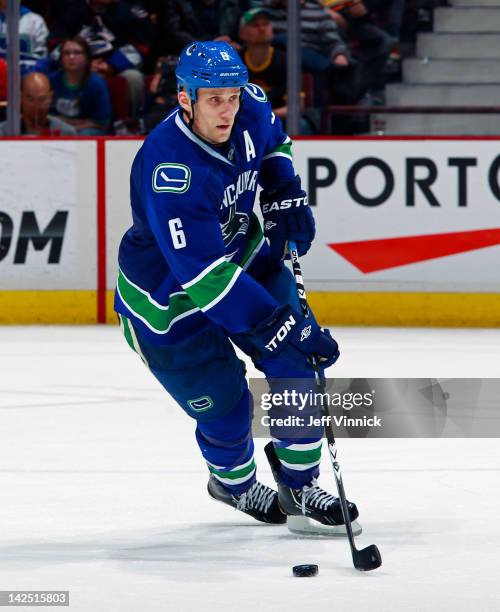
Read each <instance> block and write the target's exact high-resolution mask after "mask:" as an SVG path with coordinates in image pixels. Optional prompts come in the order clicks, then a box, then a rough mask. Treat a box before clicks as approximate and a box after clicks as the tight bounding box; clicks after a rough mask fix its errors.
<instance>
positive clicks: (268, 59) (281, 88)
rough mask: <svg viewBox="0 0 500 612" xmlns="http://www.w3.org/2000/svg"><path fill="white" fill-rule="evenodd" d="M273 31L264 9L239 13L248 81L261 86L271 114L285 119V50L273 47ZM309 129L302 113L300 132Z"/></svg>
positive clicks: (306, 131)
mask: <svg viewBox="0 0 500 612" xmlns="http://www.w3.org/2000/svg"><path fill="white" fill-rule="evenodd" d="M273 35H274V32H273V24H272V22H271V19H270V14H269V11H268V10H266V9H265V8H253V9H249V10H248V11H245V12H244V13H243V16H242V18H241V22H240V32H239V38H240V40H242V41H243V43H244V47H243V49H242V51H241V55H242V58H243V61H244V62H245V64H246V66H247V68H248V76H249V81H250V83H255V84H256V85H259V87H262V89H263V90H264V91H265V92H266V95H267V97H268V98H269V101H270V103H271V106H272V108H273V112H274V114H275V115H276V116H278V117H279V118H280V119H281V120H283V121H285V122H286V116H287V113H288V106H287V102H286V98H287V95H286V83H287V81H286V70H287V66H286V54H285V52H284V51H282V50H281V49H276V48H275V47H273V45H272V44H271V43H272V40H273ZM300 95H301V99H302V101H303V100H304V94H303V93H302V92H301V94H300ZM312 131H313V130H312V125H311V123H310V122H309V121H308V119H307V118H306V117H305V116H303V117H302V119H301V133H302V134H310V133H312Z"/></svg>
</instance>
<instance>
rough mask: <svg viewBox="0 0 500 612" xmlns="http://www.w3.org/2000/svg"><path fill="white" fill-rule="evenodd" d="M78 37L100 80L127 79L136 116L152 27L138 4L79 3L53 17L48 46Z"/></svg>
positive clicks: (111, 1) (81, 0) (109, 0)
mask: <svg viewBox="0 0 500 612" xmlns="http://www.w3.org/2000/svg"><path fill="white" fill-rule="evenodd" d="M77 35H80V36H81V37H82V38H85V40H87V42H88V43H89V45H90V49H91V53H92V58H93V61H92V70H93V71H94V72H98V73H99V74H100V75H101V76H103V77H110V76H113V75H116V74H119V75H121V76H123V77H125V78H126V79H127V82H128V86H129V98H130V107H131V108H130V112H131V114H132V115H134V116H135V115H136V113H137V111H138V110H139V108H140V106H141V105H142V102H143V97H144V75H143V74H142V72H141V68H142V65H143V61H144V59H145V57H146V56H147V54H148V53H149V49H150V45H151V42H152V35H153V24H152V23H151V20H150V18H149V14H148V13H147V11H146V10H145V9H144V8H142V6H141V5H139V4H138V3H134V4H132V5H131V4H128V3H126V2H116V1H115V0H87V1H84V0H79V1H78V2H75V3H72V4H70V5H69V6H68V7H67V9H66V10H65V11H64V12H63V13H62V14H61V15H59V16H58V17H56V18H55V20H54V23H53V24H52V28H51V35H50V44H51V45H52V46H55V45H56V44H58V43H60V42H61V41H62V40H64V39H65V38H71V37H73V36H77Z"/></svg>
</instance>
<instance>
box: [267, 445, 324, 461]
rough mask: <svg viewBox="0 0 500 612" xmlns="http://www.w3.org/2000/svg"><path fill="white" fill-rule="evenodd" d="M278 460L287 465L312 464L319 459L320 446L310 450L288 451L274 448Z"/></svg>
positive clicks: (287, 449)
mask: <svg viewBox="0 0 500 612" xmlns="http://www.w3.org/2000/svg"><path fill="white" fill-rule="evenodd" d="M276 454H277V455H278V458H279V459H280V460H283V461H286V462H287V463H293V464H300V463H312V462H314V461H318V460H320V459H321V446H319V447H318V448H315V449H311V450H290V449H289V448H276Z"/></svg>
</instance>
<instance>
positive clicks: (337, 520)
mask: <svg viewBox="0 0 500 612" xmlns="http://www.w3.org/2000/svg"><path fill="white" fill-rule="evenodd" d="M265 452H266V455H267V458H268V460H269V463H270V464H271V469H272V472H273V475H274V478H275V480H276V482H277V484H278V503H279V505H280V507H281V509H282V511H283V512H284V513H285V514H286V515H287V527H288V529H289V530H290V531H291V532H292V533H298V534H316V535H328V536H345V535H346V533H347V532H346V528H345V525H344V517H343V515H342V507H341V504H340V499H339V498H338V497H336V496H335V495H332V494H331V493H328V492H327V491H325V490H324V489H322V488H321V487H320V486H318V484H317V482H316V481H315V480H313V481H312V482H311V483H310V484H309V485H306V486H304V487H302V488H301V489H292V488H290V487H287V486H286V485H284V484H283V483H281V482H280V481H279V479H278V477H277V474H278V468H279V459H278V457H277V456H276V453H275V451H274V446H273V444H272V442H270V443H269V444H267V445H266V447H265ZM347 506H348V509H349V517H350V520H351V526H352V531H353V535H355V536H357V535H359V534H360V533H361V531H362V529H361V525H360V524H359V523H358V522H356V519H357V518H358V516H359V512H358V509H357V508H356V504H354V503H353V502H347Z"/></svg>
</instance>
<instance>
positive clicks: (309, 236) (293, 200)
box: [260, 176, 316, 263]
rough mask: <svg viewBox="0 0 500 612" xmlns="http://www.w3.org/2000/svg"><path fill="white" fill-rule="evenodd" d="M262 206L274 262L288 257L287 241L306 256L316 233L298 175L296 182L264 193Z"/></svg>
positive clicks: (261, 199) (300, 253)
mask: <svg viewBox="0 0 500 612" xmlns="http://www.w3.org/2000/svg"><path fill="white" fill-rule="evenodd" d="M260 206H261V209H262V216H263V218H264V236H265V237H266V238H267V239H268V240H269V244H270V247H271V252H270V257H271V259H272V260H274V261H276V262H278V263H279V262H280V261H281V260H282V259H284V258H285V257H286V255H287V243H288V240H294V241H295V242H296V244H297V250H298V253H299V256H301V255H305V254H306V253H307V251H308V250H309V248H310V246H311V242H312V241H313V239H314V234H315V233H316V231H315V226H314V217H313V214H312V212H311V209H310V208H309V205H308V203H307V195H306V192H305V191H304V190H303V189H301V187H300V178H299V177H298V176H296V177H295V180H294V181H287V182H286V183H281V184H278V185H277V187H276V188H275V189H273V190H267V191H262V192H261V194H260Z"/></svg>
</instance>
